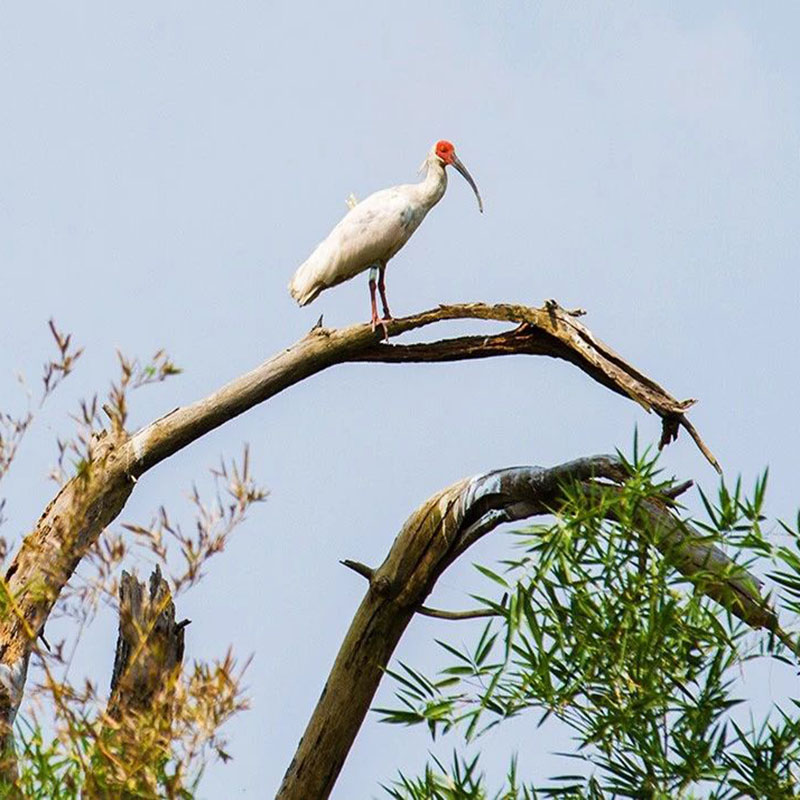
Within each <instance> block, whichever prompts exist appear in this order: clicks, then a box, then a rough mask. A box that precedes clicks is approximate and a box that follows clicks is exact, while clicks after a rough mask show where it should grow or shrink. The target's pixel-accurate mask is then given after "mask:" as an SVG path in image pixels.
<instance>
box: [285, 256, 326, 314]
mask: <svg viewBox="0 0 800 800" xmlns="http://www.w3.org/2000/svg"><path fill="white" fill-rule="evenodd" d="M322 289H323V287H322V286H320V285H319V284H318V283H317V282H316V281H315V279H314V271H313V269H311V266H310V265H309V263H308V261H306V262H305V263H304V264H301V265H300V266H299V267H298V269H297V272H295V274H294V277H293V278H292V280H291V281H290V282H289V294H291V295H292V297H293V298H294V299H295V300H297V303H298V305H301V306H307V305H308V304H309V303H310V302H311V301H312V300H314V298H316V296H317V295H318V294H319V293H320V292H321V291H322Z"/></svg>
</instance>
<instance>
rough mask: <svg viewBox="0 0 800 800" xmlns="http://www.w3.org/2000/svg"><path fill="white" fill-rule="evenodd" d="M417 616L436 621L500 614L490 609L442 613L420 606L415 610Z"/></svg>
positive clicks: (497, 615)
mask: <svg viewBox="0 0 800 800" xmlns="http://www.w3.org/2000/svg"><path fill="white" fill-rule="evenodd" d="M417 614H422V616H423V617H434V618H436V619H453V620H459V619H481V618H483V617H499V616H500V612H499V611H494V610H493V609H491V608H474V609H472V610H471V611H443V610H441V609H439V608H428V607H427V606H420V607H419V608H418V609H417Z"/></svg>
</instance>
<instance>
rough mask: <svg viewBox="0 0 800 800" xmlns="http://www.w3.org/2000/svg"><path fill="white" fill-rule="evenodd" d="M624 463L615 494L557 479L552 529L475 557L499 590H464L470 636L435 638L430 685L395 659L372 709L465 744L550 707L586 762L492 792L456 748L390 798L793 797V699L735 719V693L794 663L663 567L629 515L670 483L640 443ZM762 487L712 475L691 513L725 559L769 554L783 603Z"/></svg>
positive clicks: (799, 741) (795, 583)
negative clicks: (474, 619) (497, 557)
mask: <svg viewBox="0 0 800 800" xmlns="http://www.w3.org/2000/svg"><path fill="white" fill-rule="evenodd" d="M627 466H628V468H629V470H630V473H631V478H630V480H629V481H628V482H627V483H626V484H625V486H624V487H622V488H620V487H607V489H602V490H598V491H590V492H589V491H587V490H586V486H585V485H583V486H582V485H574V486H565V487H564V492H565V497H566V502H565V504H564V505H563V506H562V507H561V508H560V509H559V511H558V513H557V514H556V515H555V516H554V521H553V522H552V523H550V524H546V525H536V526H532V527H529V528H527V529H525V530H522V531H518V532H515V533H514V534H512V535H513V538H514V548H513V549H514V551H515V552H514V554H513V557H512V558H509V559H507V560H505V561H503V562H501V564H500V565H499V568H495V569H488V568H486V567H485V566H479V567H478V570H479V572H480V573H481V574H482V575H483V576H484V577H485V578H487V579H488V580H489V583H490V585H491V586H492V587H493V588H499V589H500V591H501V592H502V596H501V598H500V599H499V600H498V599H492V598H491V597H478V598H476V599H477V600H479V601H480V602H481V603H482V605H483V606H484V607H486V608H488V609H491V610H492V611H493V612H494V613H495V615H496V616H495V618H494V619H493V620H492V621H490V622H489V623H488V624H487V625H486V626H485V627H484V628H483V630H482V632H481V634H480V636H479V637H478V639H477V641H476V642H475V643H474V644H473V645H471V646H468V647H454V646H453V645H452V644H450V643H447V642H444V641H441V642H439V645H440V646H441V648H442V651H443V652H444V654H445V655H446V657H447V658H448V660H449V663H448V664H447V666H446V667H444V668H443V669H442V671H441V675H440V677H439V678H438V679H429V678H427V677H425V676H424V675H422V674H420V673H419V672H418V671H416V670H414V669H412V668H411V667H409V666H407V665H401V669H402V673H400V672H397V671H394V672H392V673H391V674H392V675H393V676H394V677H395V678H396V679H397V680H398V682H399V687H398V690H397V697H398V700H399V701H400V707H398V708H392V709H380V711H381V712H382V713H383V717H384V720H385V721H387V722H394V723H404V724H417V723H424V724H426V725H427V726H428V728H429V729H430V731H431V734H432V735H434V736H436V735H438V734H440V733H446V732H448V731H452V730H456V729H457V730H458V731H460V732H461V733H462V735H463V736H464V738H465V740H466V741H470V740H474V739H475V738H476V737H478V736H480V735H481V734H482V733H484V732H486V731H487V730H489V729H490V728H492V727H493V726H495V725H498V724H501V723H502V722H503V721H504V720H507V719H509V718H511V717H515V716H518V715H520V714H523V713H533V714H534V715H535V718H536V721H537V722H538V724H539V725H541V724H542V723H544V722H545V721H546V720H547V719H548V718H549V717H551V716H553V717H556V718H558V719H559V720H561V721H562V722H563V723H565V724H566V726H568V728H569V729H570V730H571V731H572V734H573V738H574V741H575V750H574V752H572V753H570V754H568V755H569V756H571V757H572V758H575V759H577V760H578V761H580V762H583V765H584V767H583V769H582V770H581V771H579V773H578V774H575V775H564V776H560V777H557V778H553V779H551V781H550V784H549V785H547V786H540V787H538V788H537V790H534V788H533V786H531V787H530V788H528V789H520V788H516V784H514V783H511V782H510V781H509V783H508V787H507V788H506V789H504V790H502V791H501V793H500V794H497V795H492V794H490V793H488V790H487V789H486V788H485V787H484V780H483V777H482V776H481V775H479V774H478V773H477V767H476V763H477V762H476V761H470V762H466V761H464V760H459V759H458V758H457V757H454V761H453V765H452V766H451V767H450V768H449V769H445V768H444V766H443V765H442V764H441V763H439V762H436V764H435V766H434V767H430V766H429V767H427V768H426V770H425V772H424V774H423V777H421V778H414V779H412V778H407V777H405V776H402V775H401V776H400V779H399V781H397V782H396V783H395V785H394V786H393V787H391V788H390V789H388V790H387V791H388V792H389V794H390V795H391V796H392V797H394V798H397V800H422V798H447V800H467V798H489V797H498V798H499V797H502V798H508V799H509V800H512V799H513V800H516V799H517V798H526V800H527V798H529V797H540V796H541V797H570V798H605V797H620V798H621V797H628V798H654V799H655V798H664V799H666V798H690V797H696V796H704V797H711V798H714V800H728V798H734V797H759V798H760V797H769V798H784V797H795V796H800V795H796V794H795V792H796V791H797V790H796V788H795V787H796V784H795V778H794V777H793V776H794V774H796V773H798V771H800V715H798V713H797V710H798V705H799V704H797V703H794V704H793V705H792V706H791V708H788V709H780V708H775V709H772V713H767V711H768V710H765V709H753V710H751V717H750V719H751V721H750V723H749V724H747V725H743V724H742V722H741V719H742V717H743V715H742V713H741V711H743V710H744V709H741V711H740V712H737V711H736V710H735V707H736V706H737V705H739V704H740V703H742V700H741V699H739V698H737V697H736V696H735V693H734V692H735V687H734V685H735V682H736V680H737V679H738V678H739V677H740V672H741V665H742V663H743V662H745V661H748V660H750V659H753V658H758V657H770V658H776V659H780V660H782V661H788V662H789V663H792V664H796V658H795V656H794V655H793V654H792V653H791V652H789V651H788V650H787V648H786V647H785V646H784V643H782V642H781V641H780V640H779V639H778V638H777V637H775V636H773V635H772V634H769V633H763V632H759V633H753V632H751V631H750V629H749V628H747V627H746V626H745V625H744V623H742V622H740V621H739V620H738V619H737V618H735V617H733V616H732V615H731V614H730V613H729V612H728V611H727V610H726V609H725V608H723V607H722V606H721V605H719V604H717V603H716V602H715V601H714V600H712V599H710V598H709V597H708V596H706V595H705V594H704V593H703V591H702V588H703V579H702V577H701V578H700V579H698V577H697V576H695V577H694V578H692V579H690V578H687V577H685V576H684V575H682V574H680V573H679V572H678V571H677V570H676V569H675V567H674V560H673V559H672V558H671V555H673V553H671V552H670V550H669V549H668V548H667V549H666V550H665V547H664V541H663V540H659V536H663V531H662V532H659V531H657V530H649V529H648V528H647V527H644V528H643V526H642V525H641V515H640V513H639V512H640V510H641V508H642V504H643V503H645V502H647V503H652V502H657V503H660V504H662V505H663V504H672V503H673V501H671V500H670V499H669V495H670V489H671V487H672V485H673V484H672V483H671V482H669V481H661V480H660V479H659V473H658V471H657V469H656V460H655V459H653V458H650V457H648V455H647V454H645V455H644V456H638V455H636V454H634V458H633V459H632V460H631V462H630V463H628V465H627ZM766 482H767V475H766V473H764V475H763V476H762V477H761V478H760V479H759V480H758V481H757V483H756V486H755V488H754V491H753V493H752V496H751V497H749V498H747V497H744V495H743V492H742V488H741V482H737V483H736V485H735V487H734V488H733V489H732V490H731V489H730V488H729V487H727V486H726V485H725V484H724V483H723V484H722V485H721V487H720V489H719V492H718V496H717V498H716V499H715V500H714V501H712V500H710V499H709V498H708V497H707V496H705V495H701V496H702V501H703V503H704V506H705V509H706V512H707V519H705V520H703V521H700V522H698V521H692V524H693V525H694V528H695V529H700V530H701V531H702V535H703V536H704V537H706V538H705V539H704V541H705V542H706V543H713V544H716V545H717V546H720V547H723V546H724V549H725V551H726V553H727V554H728V556H729V557H731V558H733V559H734V561H735V562H736V563H737V564H740V565H742V566H747V567H748V568H750V569H758V570H759V571H760V572H761V573H762V574H764V573H766V572H768V571H769V569H770V565H771V567H772V571H771V572H769V577H770V578H771V579H772V580H773V581H774V582H775V584H777V585H778V586H779V587H780V588H781V590H782V593H781V600H782V608H783V609H784V610H786V611H790V612H793V613H797V612H798V611H799V610H800V533H798V529H792V528H790V527H789V526H787V525H782V530H783V533H784V534H785V536H784V538H788V541H789V546H786V545H784V544H777V545H776V544H773V543H772V542H770V541H769V539H768V538H767V537H766V535H765V534H764V532H763V530H762V525H763V522H764V518H763V516H762V513H761V511H762V508H763V503H764V497H765V490H766ZM798 525H799V529H800V519H799V520H798ZM754 716H755V717H757V718H756V719H754V718H753V717H754ZM587 773H588V775H589V777H588V778H587V777H586V774H587ZM537 792H538V793H537Z"/></svg>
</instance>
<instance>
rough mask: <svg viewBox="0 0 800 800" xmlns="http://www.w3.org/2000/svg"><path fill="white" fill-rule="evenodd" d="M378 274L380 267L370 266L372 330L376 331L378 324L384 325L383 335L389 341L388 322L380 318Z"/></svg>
mask: <svg viewBox="0 0 800 800" xmlns="http://www.w3.org/2000/svg"><path fill="white" fill-rule="evenodd" d="M377 274H378V268H377V267H376V266H375V265H373V266H371V267H370V268H369V299H370V303H371V304H372V330H373V331H374V330H375V328H376V327H377V326H378V325H381V326H382V327H383V336H384V338H385V339H386V340H387V341H388V339H389V331H388V329H387V328H386V323H385V322H384V321H383V320H382V319H378V303H377V302H376V300H375V287H376V280H375V279H376V277H377ZM381 296H383V290H381Z"/></svg>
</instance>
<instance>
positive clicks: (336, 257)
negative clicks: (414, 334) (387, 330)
mask: <svg viewBox="0 0 800 800" xmlns="http://www.w3.org/2000/svg"><path fill="white" fill-rule="evenodd" d="M426 164H427V173H426V175H425V178H424V179H423V180H422V181H421V182H420V183H412V184H404V185H402V186H394V187H392V188H391V189H383V190H382V191H379V192H375V193H374V194H371V195H370V196H369V197H367V198H366V199H365V200H364V201H363V202H361V203H359V204H358V205H356V206H355V207H354V208H352V209H351V210H350V211H349V212H348V213H347V214H346V215H345V217H344V218H343V219H342V220H341V221H340V222H339V223H338V224H337V225H336V227H335V228H334V229H333V230H332V231H331V232H330V234H328V237H327V238H326V239H324V240H323V241H322V242H320V243H319V244H318V245H317V247H316V249H315V250H314V252H313V253H312V254H311V255H310V256H309V257H308V259H306V261H305V262H304V263H303V264H301V265H300V267H299V268H298V270H297V272H296V273H295V275H294V277H293V278H292V281H291V283H290V284H289V291H290V292H291V295H292V297H294V299H295V300H297V302H298V303H299V304H300V305H301V306H304V305H306V304H307V303H310V302H311V301H312V300H313V299H314V298H315V297H316V296H317V295H318V294H319V293H320V292H321V291H323V289H328V288H329V287H331V286H335V285H336V284H338V283H342V281H346V280H349V279H350V278H352V277H354V276H355V275H357V274H358V273H359V272H363V271H364V270H366V269H368V268H369V267H370V266H372V265H373V264H381V263H383V264H385V263H386V262H387V261H388V260H389V259H390V258H392V256H394V255H395V253H397V251H398V250H399V249H400V248H401V247H402V246H403V245H404V244H405V243H406V242H407V241H408V239H409V237H410V236H411V234H412V233H414V231H415V230H416V229H417V227H419V224H420V223H421V222H422V220H423V219H424V218H425V215H426V214H427V213H428V211H430V209H431V208H432V207H433V206H434V205H435V204H436V203H438V202H439V200H440V199H441V197H442V195H443V194H444V191H445V189H446V187H447V176H446V174H445V170H444V164H443V162H442V161H441V159H440V158H438V157H437V156H436V154H435V152H433V151H431V153H430V154H429V155H428V158H427V159H426Z"/></svg>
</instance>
